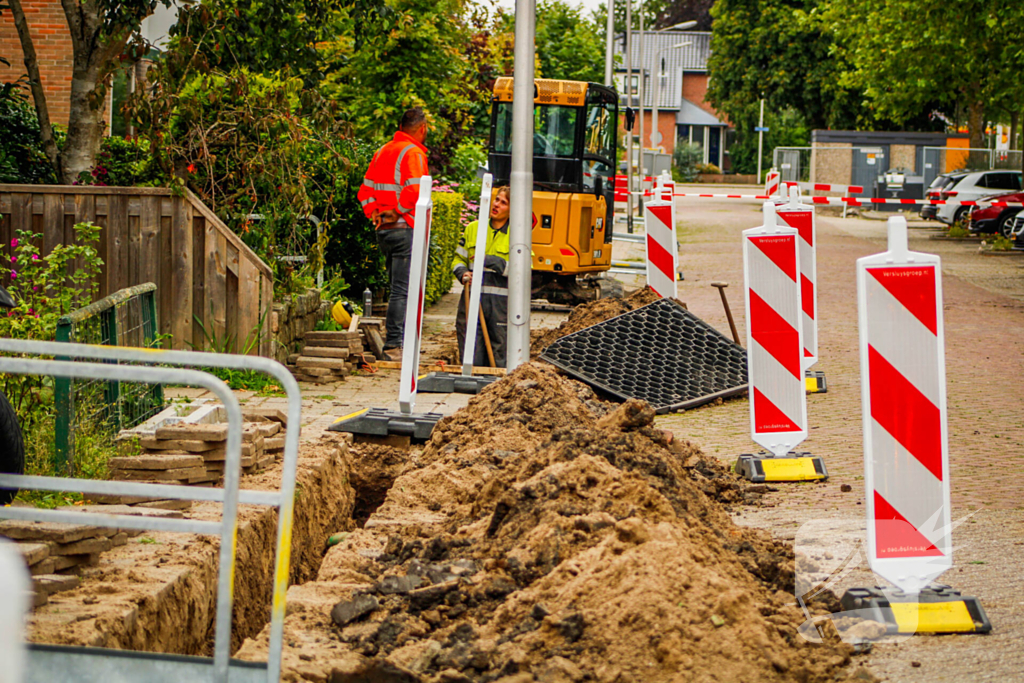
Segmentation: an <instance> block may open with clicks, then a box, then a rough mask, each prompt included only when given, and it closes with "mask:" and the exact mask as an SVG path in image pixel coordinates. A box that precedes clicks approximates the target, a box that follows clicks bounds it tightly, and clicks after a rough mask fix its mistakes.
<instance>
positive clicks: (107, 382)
mask: <svg viewBox="0 0 1024 683" xmlns="http://www.w3.org/2000/svg"><path fill="white" fill-rule="evenodd" d="M159 329H160V328H159V327H158V325H157V317H156V285H155V284H153V283H152V282H147V283H146V284H142V285H137V286H135V287H128V288H126V289H122V290H119V291H117V292H114V293H113V294H111V295H110V296H108V297H105V298H103V299H100V300H99V301H97V302H95V303H92V304H90V305H88V306H86V307H85V308H80V309H78V310H77V311H73V312H71V313H69V314H68V315H66V316H64V317H62V318H61V319H60V320H58V321H57V334H56V337H57V341H58V342H64V343H82V344H98V345H102V346H130V347H136V348H144V349H151V348H155V347H157V346H158V345H159V342H160V337H159V333H158V330H159ZM61 358H62V359H63V360H67V358H66V354H61ZM54 403H55V404H56V409H57V419H56V423H55V427H54V459H55V462H54V465H55V469H56V470H57V471H69V470H70V469H73V468H74V463H75V444H76V441H77V435H78V434H79V432H80V431H81V429H82V428H83V426H86V427H87V429H88V430H89V432H90V434H92V433H95V431H96V430H97V429H99V430H105V431H109V433H110V438H111V441H112V440H113V438H114V436H115V435H116V433H117V431H118V430H120V429H127V428H130V427H134V426H135V425H138V424H141V423H142V422H144V421H146V420H147V419H149V418H150V417H152V416H154V415H156V414H157V413H158V412H159V411H160V410H161V409H162V408H163V406H164V391H163V386H162V385H160V384H143V383H139V382H135V381H130V382H122V381H118V380H115V379H114V378H113V377H112V376H106V377H97V378H89V379H86V380H72V379H70V378H67V377H60V378H56V379H55V381H54ZM69 466H70V467H69Z"/></svg>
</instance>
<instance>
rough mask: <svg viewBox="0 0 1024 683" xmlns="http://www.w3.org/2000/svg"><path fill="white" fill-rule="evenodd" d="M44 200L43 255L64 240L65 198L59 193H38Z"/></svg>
mask: <svg viewBox="0 0 1024 683" xmlns="http://www.w3.org/2000/svg"><path fill="white" fill-rule="evenodd" d="M38 196H39V197H41V198H42V200H43V255H44V256H45V255H46V254H49V253H50V252H52V251H53V250H54V249H55V248H56V247H57V246H58V245H60V244H62V243H63V242H64V198H63V197H61V196H60V195H59V194H45V195H38Z"/></svg>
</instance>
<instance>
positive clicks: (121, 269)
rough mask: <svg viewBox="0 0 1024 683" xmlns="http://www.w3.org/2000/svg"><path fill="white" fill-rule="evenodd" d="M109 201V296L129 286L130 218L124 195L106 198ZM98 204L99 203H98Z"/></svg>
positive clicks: (106, 268)
mask: <svg viewBox="0 0 1024 683" xmlns="http://www.w3.org/2000/svg"><path fill="white" fill-rule="evenodd" d="M105 199H106V200H107V230H106V233H107V257H106V258H105V259H104V263H105V265H106V267H105V268H104V272H105V274H106V278H105V279H106V282H107V294H108V295H109V294H113V293H114V292H116V291H117V290H119V289H123V288H124V287H127V286H128V216H127V213H128V211H127V208H128V207H127V202H126V201H125V197H124V196H123V195H114V196H111V197H106V198H105ZM97 203H98V202H97Z"/></svg>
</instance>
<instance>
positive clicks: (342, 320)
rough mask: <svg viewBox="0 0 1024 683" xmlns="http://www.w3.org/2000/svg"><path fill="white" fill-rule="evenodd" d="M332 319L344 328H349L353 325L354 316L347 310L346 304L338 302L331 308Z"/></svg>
mask: <svg viewBox="0 0 1024 683" xmlns="http://www.w3.org/2000/svg"><path fill="white" fill-rule="evenodd" d="M331 317H332V318H334V321H335V322H336V323H338V324H339V325H341V326H342V327H348V326H349V325H351V324H352V316H351V315H349V312H348V311H347V310H345V302H344V301H338V302H337V303H336V304H334V306H332V307H331Z"/></svg>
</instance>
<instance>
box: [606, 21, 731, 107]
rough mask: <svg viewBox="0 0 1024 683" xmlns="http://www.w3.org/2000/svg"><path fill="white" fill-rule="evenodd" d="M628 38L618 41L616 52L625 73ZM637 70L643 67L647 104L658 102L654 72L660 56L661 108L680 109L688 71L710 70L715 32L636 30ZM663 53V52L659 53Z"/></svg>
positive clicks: (635, 69) (648, 105)
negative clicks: (712, 41)
mask: <svg viewBox="0 0 1024 683" xmlns="http://www.w3.org/2000/svg"><path fill="white" fill-rule="evenodd" d="M623 42H624V39H620V40H618V41H616V43H615V53H616V54H617V55H618V56H619V67H618V69H617V71H618V72H619V73H625V71H626V67H625V64H626V62H625V57H624V54H625V51H624V49H623V45H622V44H623ZM684 42H689V43H690V45H687V46H686V47H680V48H675V49H668V48H670V47H672V46H673V45H677V44H679V43H684ZM631 47H632V53H633V70H634V71H640V69H641V68H642V69H643V72H644V74H645V75H646V78H645V79H644V80H645V81H646V85H645V88H644V93H643V101H644V107H652V106H653V105H654V92H653V91H654V89H655V88H654V71H655V66H656V64H655V62H656V60H657V59H658V57H659V56H660V57H661V58H662V59H663V61H662V64H664V69H663V70H662V71H661V73H662V80H661V97H660V98H659V101H658V107H659V108H660V109H679V108H680V107H681V106H682V93H683V78H684V73H707V70H708V57H709V56H710V54H711V33H710V32H706V31H657V32H655V31H644V33H643V36H642V37H641V35H640V33H639V32H634V33H633V39H632V45H631ZM659 53H660V54H659Z"/></svg>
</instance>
